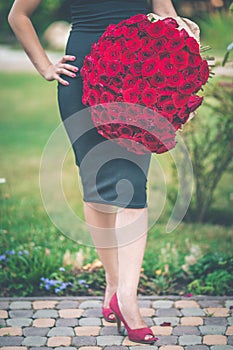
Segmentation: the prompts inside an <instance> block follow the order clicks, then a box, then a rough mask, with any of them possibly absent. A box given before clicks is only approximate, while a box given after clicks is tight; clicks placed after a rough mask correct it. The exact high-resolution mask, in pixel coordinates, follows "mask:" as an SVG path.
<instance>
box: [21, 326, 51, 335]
mask: <svg viewBox="0 0 233 350" xmlns="http://www.w3.org/2000/svg"><path fill="white" fill-rule="evenodd" d="M48 331H49V328H44V327H43V328H42V327H41V328H39V327H26V328H24V329H23V335H24V336H25V337H29V336H34V335H37V336H40V337H45V336H46V335H47V333H48Z"/></svg>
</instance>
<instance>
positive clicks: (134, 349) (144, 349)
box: [104, 345, 158, 350]
mask: <svg viewBox="0 0 233 350" xmlns="http://www.w3.org/2000/svg"><path fill="white" fill-rule="evenodd" d="M105 349H106V348H104V350H105ZM129 349H130V350H158V346H155V345H137V346H130V347H129Z"/></svg>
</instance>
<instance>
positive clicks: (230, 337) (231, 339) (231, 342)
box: [227, 335, 233, 345]
mask: <svg viewBox="0 0 233 350" xmlns="http://www.w3.org/2000/svg"><path fill="white" fill-rule="evenodd" d="M227 343H228V344H229V345H233V336H232V335H230V336H229V337H227Z"/></svg>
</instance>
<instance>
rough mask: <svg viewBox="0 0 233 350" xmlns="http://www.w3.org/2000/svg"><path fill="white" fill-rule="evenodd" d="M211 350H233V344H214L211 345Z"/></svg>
mask: <svg viewBox="0 0 233 350" xmlns="http://www.w3.org/2000/svg"><path fill="white" fill-rule="evenodd" d="M210 349H211V350H233V346H230V345H214V346H211V348H210Z"/></svg>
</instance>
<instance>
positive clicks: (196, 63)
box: [189, 55, 202, 68]
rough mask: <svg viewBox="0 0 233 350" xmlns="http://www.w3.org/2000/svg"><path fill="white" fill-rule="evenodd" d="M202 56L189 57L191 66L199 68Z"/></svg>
mask: <svg viewBox="0 0 233 350" xmlns="http://www.w3.org/2000/svg"><path fill="white" fill-rule="evenodd" d="M201 61H202V59H201V56H200V55H190V56H189V66H190V67H194V68H196V67H199V66H200V64H201Z"/></svg>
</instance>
